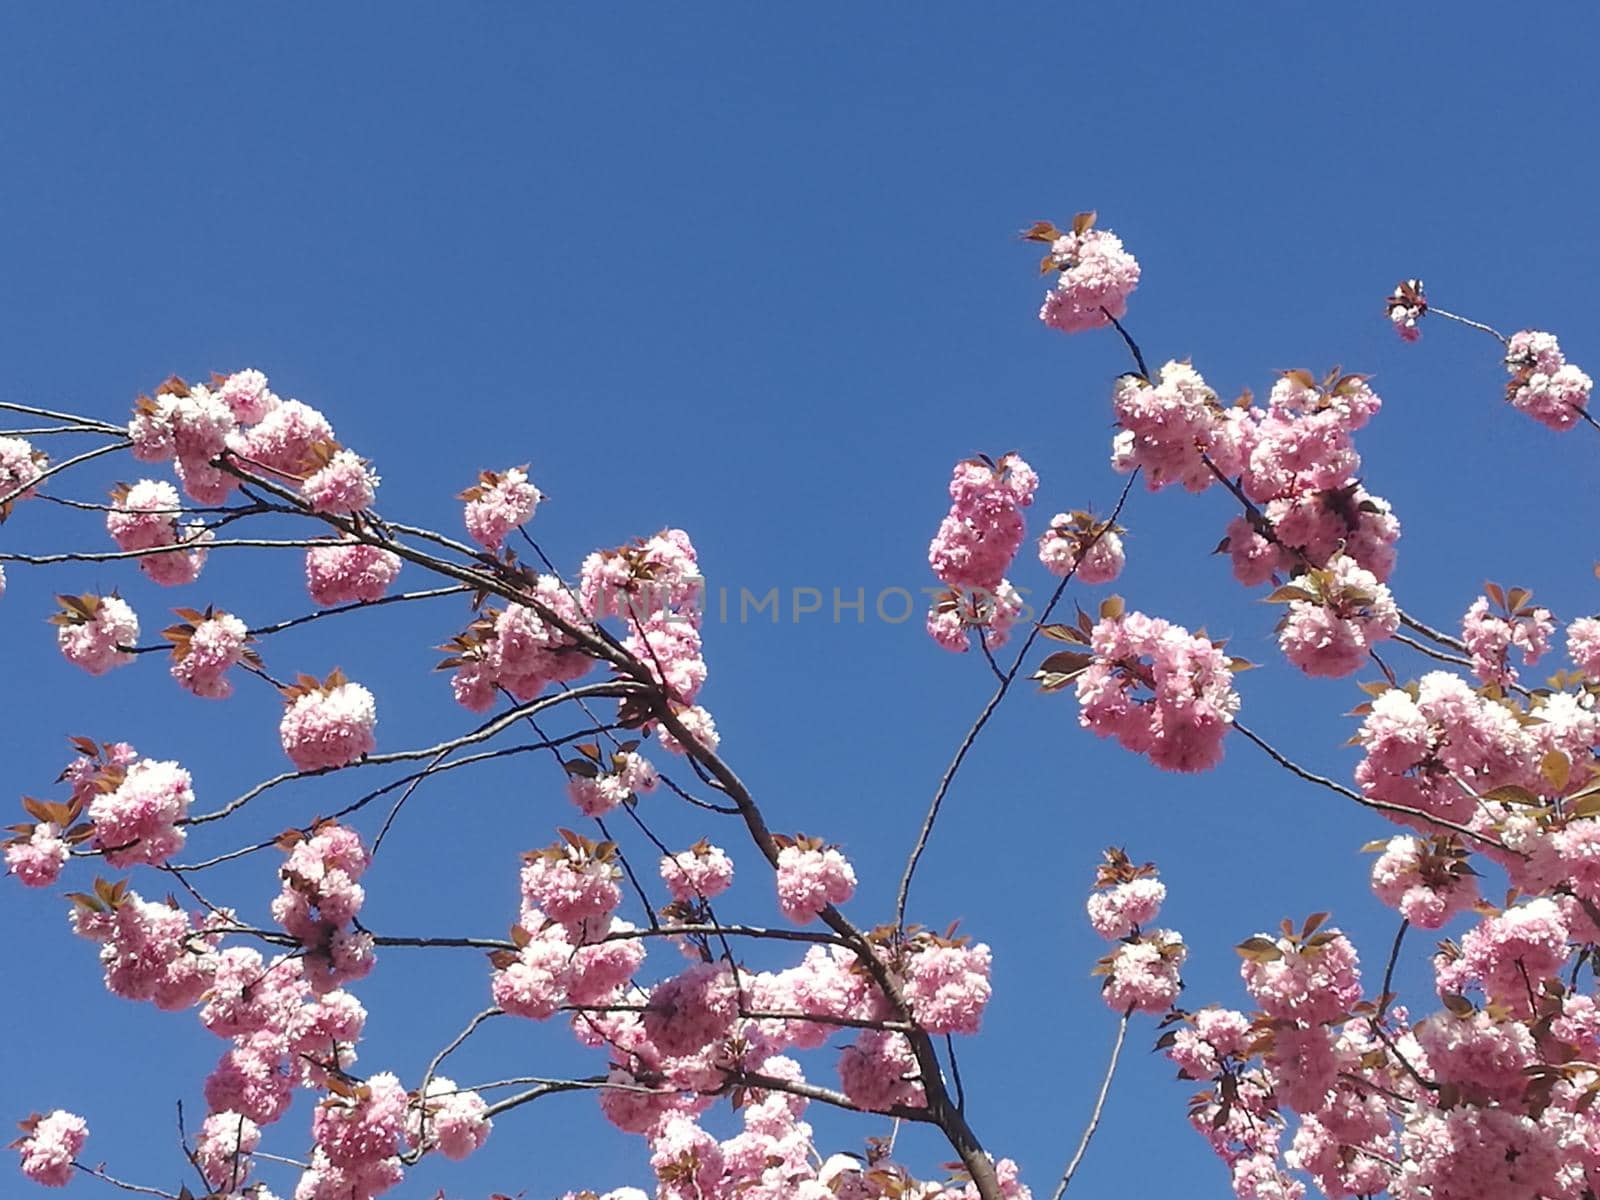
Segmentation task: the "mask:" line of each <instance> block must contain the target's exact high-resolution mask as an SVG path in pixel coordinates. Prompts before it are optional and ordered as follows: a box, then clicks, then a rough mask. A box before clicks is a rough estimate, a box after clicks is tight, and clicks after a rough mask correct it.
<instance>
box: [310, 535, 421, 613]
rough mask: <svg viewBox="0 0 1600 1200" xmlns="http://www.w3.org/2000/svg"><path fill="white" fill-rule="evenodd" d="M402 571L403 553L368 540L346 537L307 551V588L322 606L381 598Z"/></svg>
mask: <svg viewBox="0 0 1600 1200" xmlns="http://www.w3.org/2000/svg"><path fill="white" fill-rule="evenodd" d="M399 575H400V556H399V555H398V554H396V553H394V551H392V550H384V549H381V548H379V547H377V546H372V545H368V544H367V543H365V542H355V541H349V540H346V541H343V542H336V543H333V544H331V545H327V546H313V547H312V548H311V549H310V550H307V551H306V590H307V591H308V592H310V593H311V599H312V600H313V601H314V602H315V603H316V604H319V605H321V606H322V607H323V608H329V607H332V606H333V605H336V604H355V603H367V604H370V603H372V602H373V601H375V600H381V599H383V597H384V594H385V593H386V592H388V590H389V588H390V586H391V585H392V584H393V583H394V581H395V580H396V579H397V578H398V577H399Z"/></svg>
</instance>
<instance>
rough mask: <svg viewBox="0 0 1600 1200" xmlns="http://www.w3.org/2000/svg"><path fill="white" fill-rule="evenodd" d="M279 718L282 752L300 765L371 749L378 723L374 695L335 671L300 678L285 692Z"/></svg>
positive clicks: (318, 766) (317, 767)
mask: <svg viewBox="0 0 1600 1200" xmlns="http://www.w3.org/2000/svg"><path fill="white" fill-rule="evenodd" d="M285 695H286V699H287V703H286V705H285V707H284V712H283V719H282V720H281V721H280V722H279V723H278V738H279V741H281V742H282V744H283V752H284V753H285V754H287V755H288V756H289V759H290V761H291V762H293V763H294V765H295V767H296V768H297V769H298V770H301V771H326V770H332V769H334V768H336V767H343V766H348V765H349V764H350V763H353V762H355V761H356V760H357V759H359V758H362V757H364V756H365V755H368V754H370V753H372V750H373V747H374V746H376V745H377V742H376V740H375V739H374V737H373V734H372V731H373V729H374V727H376V725H377V724H378V707H377V701H376V700H374V699H373V696H372V693H371V692H369V691H368V690H367V689H366V688H364V687H362V686H361V685H360V684H359V683H351V682H349V681H348V680H346V679H345V678H344V677H343V675H341V674H340V673H339V672H337V671H335V672H334V673H333V674H332V675H330V676H329V677H328V679H327V681H326V682H324V683H318V682H317V681H316V680H309V681H306V682H303V683H302V684H301V685H299V686H298V687H294V688H289V689H287V690H286V692H285Z"/></svg>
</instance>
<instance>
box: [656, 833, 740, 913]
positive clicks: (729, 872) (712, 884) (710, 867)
mask: <svg viewBox="0 0 1600 1200" xmlns="http://www.w3.org/2000/svg"><path fill="white" fill-rule="evenodd" d="M661 880H662V882H663V883H665V884H666V885H667V891H669V892H670V893H672V898H673V899H674V900H676V901H678V902H679V903H680V904H695V903H701V902H704V901H706V900H714V899H716V898H717V897H718V896H720V895H722V893H723V892H725V891H727V890H728V889H729V888H730V887H732V886H733V860H732V859H731V858H729V857H728V854H727V852H726V851H725V850H723V849H722V848H721V847H720V846H713V845H712V844H711V843H710V842H707V841H705V840H704V839H702V840H700V841H698V842H696V843H695V844H694V845H692V846H690V847H689V848H688V849H687V850H684V851H681V852H680V853H677V854H668V855H664V856H663V857H662V859H661Z"/></svg>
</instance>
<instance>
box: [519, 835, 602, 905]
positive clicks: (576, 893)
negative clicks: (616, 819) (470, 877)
mask: <svg viewBox="0 0 1600 1200" xmlns="http://www.w3.org/2000/svg"><path fill="white" fill-rule="evenodd" d="M615 855H616V847H615V846H613V845H611V844H610V843H608V842H601V843H598V844H596V843H594V842H591V841H589V840H587V839H586V838H582V837H579V836H578V835H576V834H570V835H568V838H567V840H565V841H561V842H557V843H555V844H554V845H552V846H547V847H546V848H545V849H543V850H533V851H529V852H528V853H527V854H525V855H523V867H522V898H523V904H524V906H525V907H528V908H537V909H540V910H542V911H543V912H544V913H545V914H547V915H548V916H549V917H550V919H551V920H553V921H558V922H560V923H561V924H563V925H567V926H572V927H582V926H583V925H584V924H585V923H588V922H593V921H596V920H601V921H603V922H605V923H609V921H610V918H611V914H612V913H613V912H614V911H615V910H616V907H617V905H619V904H621V903H622V889H621V888H619V887H618V886H617V880H618V879H619V878H620V876H621V872H620V871H619V870H618V868H617V865H616V861H615Z"/></svg>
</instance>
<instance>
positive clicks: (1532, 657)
mask: <svg viewBox="0 0 1600 1200" xmlns="http://www.w3.org/2000/svg"><path fill="white" fill-rule="evenodd" d="M1491 590H1492V591H1493V592H1494V593H1495V595H1496V596H1497V597H1498V598H1499V599H1502V600H1505V601H1506V602H1507V603H1508V605H1509V607H1510V609H1511V611H1509V612H1507V613H1506V615H1504V616H1502V615H1500V614H1498V613H1491V612H1490V611H1489V600H1488V597H1486V596H1479V597H1478V598H1477V599H1476V600H1474V601H1473V602H1472V607H1470V608H1469V609H1467V614H1466V616H1465V617H1463V618H1462V620H1461V640H1462V641H1464V642H1466V644H1467V649H1468V650H1469V651H1470V652H1471V653H1472V672H1473V674H1474V675H1476V676H1477V677H1478V678H1479V679H1481V680H1483V681H1484V682H1485V683H1501V684H1504V683H1514V682H1515V681H1516V678H1517V670H1516V668H1515V667H1513V666H1512V665H1511V651H1512V649H1517V650H1520V651H1522V661H1523V663H1524V664H1526V665H1528V666H1532V665H1533V664H1534V663H1536V662H1538V661H1539V659H1540V658H1542V657H1544V655H1545V653H1546V652H1547V651H1548V650H1549V649H1550V635H1551V634H1552V633H1554V632H1555V628H1556V623H1555V618H1554V617H1552V616H1551V615H1550V610H1549V609H1548V608H1535V607H1534V606H1532V605H1530V604H1528V603H1527V599H1528V597H1529V595H1530V594H1529V593H1528V592H1526V591H1524V590H1523V589H1521V588H1513V589H1512V590H1511V592H1510V594H1509V596H1508V595H1506V594H1505V593H1502V592H1501V591H1500V589H1499V588H1492V589H1491Z"/></svg>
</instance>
